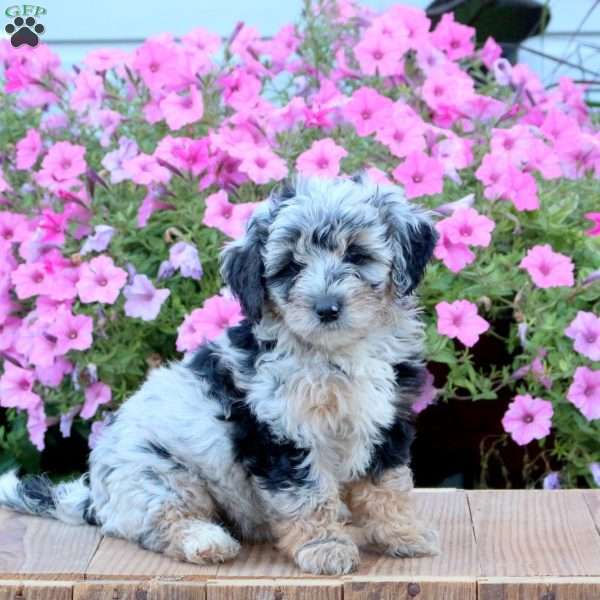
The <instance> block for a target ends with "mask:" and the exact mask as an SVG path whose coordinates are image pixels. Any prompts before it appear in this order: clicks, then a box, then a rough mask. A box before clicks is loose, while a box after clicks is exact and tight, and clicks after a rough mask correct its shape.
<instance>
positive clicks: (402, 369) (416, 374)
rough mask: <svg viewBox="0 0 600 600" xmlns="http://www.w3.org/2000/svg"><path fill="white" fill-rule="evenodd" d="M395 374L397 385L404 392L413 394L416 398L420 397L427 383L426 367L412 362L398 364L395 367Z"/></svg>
mask: <svg viewBox="0 0 600 600" xmlns="http://www.w3.org/2000/svg"><path fill="white" fill-rule="evenodd" d="M394 374H395V376H396V385H398V386H399V387H400V388H402V391H403V392H413V393H414V395H415V397H416V396H418V395H419V393H420V391H421V388H422V387H423V384H424V383H425V375H426V369H425V367H423V366H421V365H418V364H414V363H410V362H403V363H398V364H397V365H394Z"/></svg>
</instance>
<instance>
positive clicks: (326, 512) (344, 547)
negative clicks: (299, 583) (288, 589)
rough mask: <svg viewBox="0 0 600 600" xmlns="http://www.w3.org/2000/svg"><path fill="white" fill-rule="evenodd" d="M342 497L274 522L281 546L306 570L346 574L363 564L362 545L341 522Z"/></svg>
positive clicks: (319, 572)
mask: <svg viewBox="0 0 600 600" xmlns="http://www.w3.org/2000/svg"><path fill="white" fill-rule="evenodd" d="M340 506H341V505H340V502H339V500H335V501H333V500H332V501H331V502H328V503H327V504H324V505H322V506H320V507H319V508H318V509H317V510H315V511H314V512H312V513H310V514H309V515H306V516H303V517H297V518H294V519H290V520H285V521H278V522H277V523H275V524H274V525H273V530H274V532H275V536H276V538H277V546H278V548H279V549H280V550H281V551H282V552H284V553H285V554H287V555H288V556H289V557H291V558H292V559H294V561H295V562H296V564H297V565H298V566H299V567H300V568H301V569H302V570H303V571H307V572H310V573H315V574H321V575H342V574H345V573H350V572H351V571H354V570H355V569H356V568H357V567H358V564H359V554H358V548H357V546H356V544H355V543H354V541H353V540H352V538H351V537H350V536H349V535H348V533H347V532H346V531H345V529H344V526H343V523H340V522H339V521H338V516H339V513H340Z"/></svg>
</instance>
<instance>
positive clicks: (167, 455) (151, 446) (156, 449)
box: [141, 440, 186, 471]
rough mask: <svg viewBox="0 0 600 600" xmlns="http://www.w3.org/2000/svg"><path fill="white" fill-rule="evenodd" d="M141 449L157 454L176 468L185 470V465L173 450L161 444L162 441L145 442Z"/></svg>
mask: <svg viewBox="0 0 600 600" xmlns="http://www.w3.org/2000/svg"><path fill="white" fill-rule="evenodd" d="M141 449H142V450H143V451H144V452H148V453H149V454H155V455H156V456H158V458H160V459H162V460H164V461H167V462H169V463H171V466H172V468H173V469H174V470H178V471H183V470H185V468H186V467H185V465H184V464H183V463H182V462H181V461H179V460H178V459H177V458H176V457H175V456H173V454H171V452H170V451H169V450H168V449H167V447H166V446H164V445H163V444H161V443H160V442H155V441H153V440H150V441H147V442H145V444H144V445H142V446H141Z"/></svg>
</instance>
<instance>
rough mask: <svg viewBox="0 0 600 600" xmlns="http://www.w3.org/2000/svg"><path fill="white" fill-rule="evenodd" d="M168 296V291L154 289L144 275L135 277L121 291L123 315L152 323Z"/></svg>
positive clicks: (169, 292)
mask: <svg viewBox="0 0 600 600" xmlns="http://www.w3.org/2000/svg"><path fill="white" fill-rule="evenodd" d="M170 294H171V291H170V290H168V289H156V288H155V287H154V285H152V282H151V281H150V280H149V279H148V277H146V276H145V275H135V277H134V278H133V281H132V283H131V284H130V285H127V286H125V289H124V290H123V295H124V296H125V298H126V301H125V307H124V308H125V314H126V315H127V316H128V317H138V318H140V319H142V320H143V321H154V319H156V317H157V316H158V313H159V312H160V309H161V306H162V305H163V302H164V301H165V300H166V299H167V298H168V297H169V295H170Z"/></svg>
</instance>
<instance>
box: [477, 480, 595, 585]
mask: <svg viewBox="0 0 600 600" xmlns="http://www.w3.org/2000/svg"><path fill="white" fill-rule="evenodd" d="M468 499H469V504H470V507H471V514H472V518H473V526H474V531H475V539H476V543H477V548H478V552H479V557H480V561H481V575H482V576H484V577H494V576H507V577H528V576H540V575H546V576H553V575H554V576H567V577H568V576H583V575H588V576H596V575H600V537H599V536H598V535H597V532H596V529H595V526H594V523H593V521H592V518H591V516H590V513H589V510H588V508H587V505H586V502H585V500H584V497H583V495H582V494H581V493H580V492H579V491H578V490H572V491H561V492H557V491H544V490H510V491H485V492H468Z"/></svg>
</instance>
